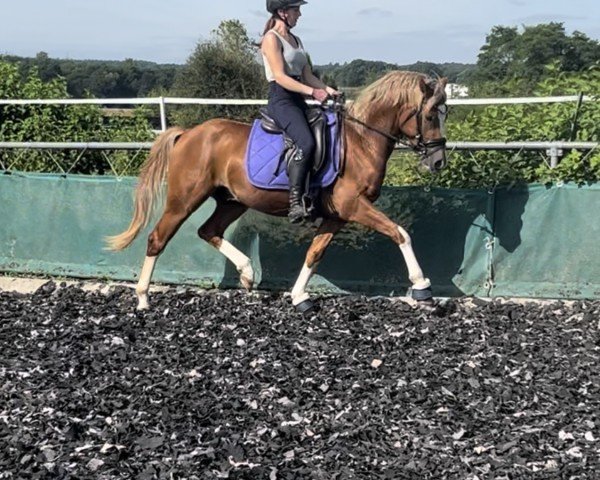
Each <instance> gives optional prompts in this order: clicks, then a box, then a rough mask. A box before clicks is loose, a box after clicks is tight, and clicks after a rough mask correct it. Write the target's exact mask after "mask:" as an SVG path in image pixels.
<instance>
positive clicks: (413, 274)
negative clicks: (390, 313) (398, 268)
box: [347, 196, 432, 303]
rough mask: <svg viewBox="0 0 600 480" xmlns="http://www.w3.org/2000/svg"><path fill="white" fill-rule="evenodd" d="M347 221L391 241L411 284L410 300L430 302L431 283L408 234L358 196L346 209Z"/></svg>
mask: <svg viewBox="0 0 600 480" xmlns="http://www.w3.org/2000/svg"><path fill="white" fill-rule="evenodd" d="M347 211H348V212H349V213H348V214H347V217H348V220H349V221H352V222H356V223H360V224H361V225H364V226H366V227H369V228H372V229H373V230H376V231H378V232H380V233H382V234H384V235H386V236H388V237H390V238H391V239H392V241H393V242H394V243H395V244H396V245H398V246H399V247H400V251H401V252H402V255H403V256H404V261H405V262H406V267H407V268H408V278H409V280H410V281H411V283H412V298H413V299H414V300H417V301H419V302H427V303H430V302H431V301H432V293H431V282H430V281H429V279H428V278H425V276H424V275H423V271H422V270H421V267H420V266H419V262H418V261H417V257H416V256H415V252H414V251H413V248H412V243H411V239H410V236H409V234H408V233H407V232H406V230H404V228H402V227H401V226H400V225H397V224H396V223H394V222H393V221H392V220H390V219H389V218H388V217H387V216H386V215H385V214H384V213H383V212H381V211H380V210H378V209H377V208H375V206H374V205H373V204H372V203H371V202H370V201H369V200H368V199H367V198H365V197H363V196H360V197H358V198H357V199H356V200H355V201H354V202H353V208H349V209H347Z"/></svg>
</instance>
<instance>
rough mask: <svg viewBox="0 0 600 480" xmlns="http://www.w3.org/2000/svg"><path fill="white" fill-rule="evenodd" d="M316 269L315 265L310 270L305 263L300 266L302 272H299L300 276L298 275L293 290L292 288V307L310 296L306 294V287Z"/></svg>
mask: <svg viewBox="0 0 600 480" xmlns="http://www.w3.org/2000/svg"><path fill="white" fill-rule="evenodd" d="M316 268H317V264H316V263H315V264H314V265H313V266H312V267H311V268H309V267H307V266H306V263H305V264H304V265H303V266H302V271H301V272H300V275H298V280H296V283H295V284H294V288H292V305H294V306H296V305H299V304H300V303H302V302H304V301H305V300H308V299H309V298H310V295H309V294H308V293H306V286H307V285H308V281H309V280H310V277H312V274H313V273H314V271H315V269H316Z"/></svg>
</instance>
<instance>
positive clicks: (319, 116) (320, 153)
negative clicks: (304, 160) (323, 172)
mask: <svg viewBox="0 0 600 480" xmlns="http://www.w3.org/2000/svg"><path fill="white" fill-rule="evenodd" d="M260 115H261V117H262V118H261V127H262V128H263V130H265V131H266V132H269V133H280V134H283V138H284V142H285V146H284V149H283V154H282V159H283V160H285V164H286V165H288V164H289V162H290V159H291V158H293V156H294V155H295V154H296V151H297V150H298V146H297V145H296V144H295V143H294V141H293V140H292V139H291V138H290V137H288V136H287V134H286V133H285V132H284V131H283V130H282V129H281V128H280V127H279V125H277V122H276V121H275V120H274V119H273V118H272V117H271V116H270V115H269V112H268V110H267V108H266V107H262V108H261V109H260ZM306 118H307V120H308V125H309V127H310V129H311V131H312V134H313V137H314V139H315V152H314V160H313V164H312V168H311V172H312V173H313V174H315V173H317V172H318V171H319V170H320V169H321V167H322V166H323V165H324V164H325V161H326V159H327V150H328V146H329V145H328V137H329V136H328V135H327V118H326V116H325V114H324V113H323V110H321V108H319V107H311V108H308V110H307V111H306Z"/></svg>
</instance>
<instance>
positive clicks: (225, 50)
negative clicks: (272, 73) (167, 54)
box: [174, 20, 266, 126]
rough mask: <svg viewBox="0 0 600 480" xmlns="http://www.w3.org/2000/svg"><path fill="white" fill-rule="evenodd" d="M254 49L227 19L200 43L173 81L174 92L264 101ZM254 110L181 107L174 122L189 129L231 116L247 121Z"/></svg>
mask: <svg viewBox="0 0 600 480" xmlns="http://www.w3.org/2000/svg"><path fill="white" fill-rule="evenodd" d="M256 58H257V47H256V45H255V44H254V43H253V42H252V41H251V40H250V38H249V37H248V34H247V32H246V29H245V27H244V26H243V24H241V23H240V22H239V21H238V20H226V21H223V22H221V24H220V25H219V27H218V28H217V29H216V30H214V31H213V38H212V39H210V40H208V41H205V42H201V43H199V44H198V46H197V47H196V49H195V51H194V52H193V53H192V55H191V56H190V57H189V59H188V60H187V63H186V65H185V67H184V68H183V69H182V70H181V71H180V73H179V75H178V76H177V78H176V80H175V86H174V93H175V94H176V95H178V96H186V97H196V98H242V99H244V98H247V99H257V98H264V97H265V95H266V81H265V80H264V74H263V72H262V68H261V66H260V65H259V63H258V62H257V59H256ZM256 116H257V107H254V106H252V107H239V106H232V105H219V106H200V107H196V106H194V107H183V108H180V109H178V110H177V111H176V113H175V115H174V117H175V118H174V120H175V123H178V124H180V125H184V126H189V125H194V124H197V123H201V122H203V121H205V120H207V119H209V118H214V117H230V118H238V119H241V120H246V121H247V120H250V119H252V118H255V117H256Z"/></svg>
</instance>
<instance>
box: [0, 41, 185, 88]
mask: <svg viewBox="0 0 600 480" xmlns="http://www.w3.org/2000/svg"><path fill="white" fill-rule="evenodd" d="M0 61H5V62H9V63H12V64H14V65H17V66H18V68H19V73H20V75H21V78H22V80H26V78H27V77H28V75H29V72H30V71H31V70H32V68H36V69H37V71H38V73H39V76H40V78H41V80H42V81H44V82H48V81H50V80H53V79H56V78H58V77H61V78H64V79H65V81H66V84H67V91H68V92H69V94H70V95H72V96H73V97H77V98H79V97H85V96H88V95H91V96H93V97H98V98H131V97H146V96H149V95H153V94H155V93H156V92H160V91H166V90H168V89H170V88H171V87H172V86H173V81H174V79H175V74H176V72H177V71H178V70H181V68H182V66H181V65H173V64H166V65H159V64H156V63H152V62H145V61H140V60H133V59H130V58H129V59H126V60H124V61H103V60H62V59H56V58H50V57H49V56H48V54H47V53H46V52H39V53H38V54H37V55H36V56H35V58H22V57H16V56H9V55H0Z"/></svg>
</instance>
